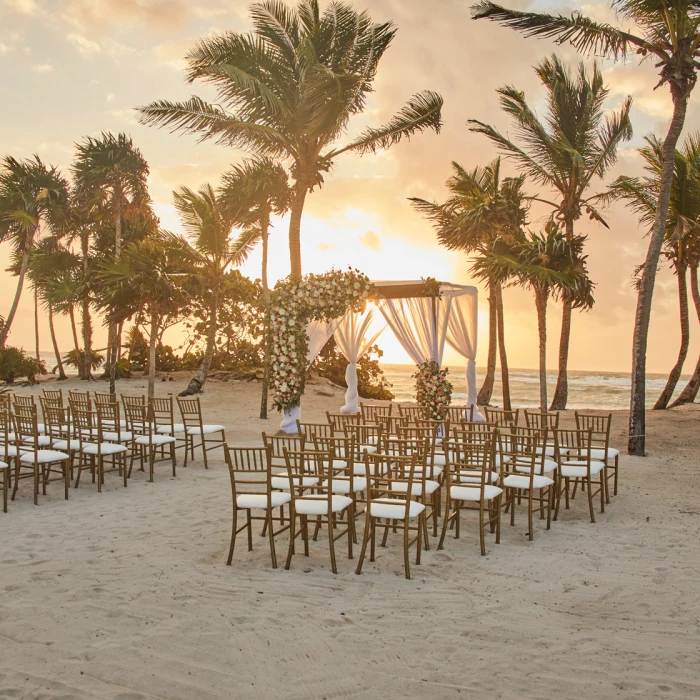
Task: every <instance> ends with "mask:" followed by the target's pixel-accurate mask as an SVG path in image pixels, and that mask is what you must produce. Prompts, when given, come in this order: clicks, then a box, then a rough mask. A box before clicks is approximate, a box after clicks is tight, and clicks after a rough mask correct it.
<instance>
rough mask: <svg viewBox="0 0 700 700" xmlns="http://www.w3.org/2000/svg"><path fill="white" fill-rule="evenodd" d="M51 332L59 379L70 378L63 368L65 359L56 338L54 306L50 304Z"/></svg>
mask: <svg viewBox="0 0 700 700" xmlns="http://www.w3.org/2000/svg"><path fill="white" fill-rule="evenodd" d="M49 333H50V334H51V343H52V345H53V353H54V355H55V356H56V364H57V365H58V378H59V380H63V379H68V377H66V371H65V370H64V369H63V360H62V359H61V353H60V351H59V349H58V342H57V340H56V329H55V328H54V326H53V308H51V305H50V304H49Z"/></svg>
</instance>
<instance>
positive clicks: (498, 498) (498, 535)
mask: <svg viewBox="0 0 700 700" xmlns="http://www.w3.org/2000/svg"><path fill="white" fill-rule="evenodd" d="M495 510H496V515H495V517H496V544H501V496H500V495H498V496H496V503H495Z"/></svg>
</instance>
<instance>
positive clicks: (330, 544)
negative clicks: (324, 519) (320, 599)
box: [328, 514, 338, 574]
mask: <svg viewBox="0 0 700 700" xmlns="http://www.w3.org/2000/svg"><path fill="white" fill-rule="evenodd" d="M328 549H330V552H331V570H332V571H333V573H334V574H337V573H338V567H337V566H336V563H335V542H334V540H333V515H332V514H329V515H328Z"/></svg>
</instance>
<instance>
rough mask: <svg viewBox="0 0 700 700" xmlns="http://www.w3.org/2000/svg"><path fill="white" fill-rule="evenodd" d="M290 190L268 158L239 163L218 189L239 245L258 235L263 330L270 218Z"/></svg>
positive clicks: (283, 206) (263, 407) (263, 404)
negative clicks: (239, 230) (237, 229)
mask: <svg viewBox="0 0 700 700" xmlns="http://www.w3.org/2000/svg"><path fill="white" fill-rule="evenodd" d="M291 199H292V191H291V189H290V187H289V180H288V178H287V173H286V172H285V170H284V168H283V167H282V166H281V165H280V164H279V163H276V162H275V161H273V160H271V159H270V158H256V159H253V160H246V161H243V163H241V164H240V165H237V166H235V167H234V168H233V169H232V170H231V171H230V172H229V173H227V174H226V175H224V177H223V180H222V183H221V187H220V188H219V200H220V201H221V204H222V206H223V207H224V208H225V209H226V210H227V211H229V212H230V214H231V215H232V216H233V217H234V219H235V222H236V225H237V226H238V227H241V228H243V229H244V231H243V233H241V240H240V244H242V245H245V244H246V242H247V241H250V240H251V235H252V237H255V236H259V238H260V240H261V242H262V271H261V282H262V287H263V295H264V300H265V327H266V328H267V327H269V319H270V309H271V305H270V287H269V284H268V279H267V259H268V244H269V234H270V217H271V216H272V214H276V215H278V216H279V215H281V214H284V213H285V212H287V210H288V209H289V207H290V204H291ZM264 342H265V364H264V370H263V382H262V392H261V397H260V418H263V419H265V418H267V393H268V385H269V380H270V368H269V354H270V343H269V338H267V335H266V337H265V339H264Z"/></svg>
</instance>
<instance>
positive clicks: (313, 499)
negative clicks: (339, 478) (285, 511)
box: [294, 494, 352, 515]
mask: <svg viewBox="0 0 700 700" xmlns="http://www.w3.org/2000/svg"><path fill="white" fill-rule="evenodd" d="M328 504H329V498H328V496H325V495H321V494H319V495H310V496H304V497H302V498H297V499H296V500H295V501H294V508H295V510H296V512H297V513H299V514H301V515H323V514H324V513H327V512H328ZM351 504H352V498H348V497H347V496H338V495H336V494H333V495H331V497H330V509H331V513H339V512H340V511H341V510H345V509H346V508H347V507H348V506H349V505H351Z"/></svg>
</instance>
